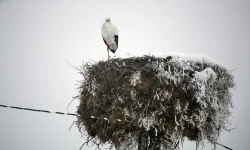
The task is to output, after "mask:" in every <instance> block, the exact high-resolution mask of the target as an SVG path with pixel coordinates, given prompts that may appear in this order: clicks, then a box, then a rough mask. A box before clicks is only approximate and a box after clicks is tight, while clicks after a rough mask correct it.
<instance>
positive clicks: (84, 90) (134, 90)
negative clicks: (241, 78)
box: [77, 56, 235, 150]
mask: <svg viewBox="0 0 250 150" xmlns="http://www.w3.org/2000/svg"><path fill="white" fill-rule="evenodd" d="M81 74H82V75H83V80H82V82H81V86H80V87H79V96H78V98H79V100H80V105H79V106H78V111H77V112H78V114H79V115H80V116H79V117H78V127H79V130H80V131H81V132H84V131H86V132H87V135H88V137H89V138H90V139H91V138H92V139H99V143H109V144H111V145H114V146H115V147H116V148H117V149H120V150H125V149H145V147H147V148H148V149H150V148H154V149H156V148H157V147H158V149H165V150H168V149H171V148H175V147H176V143H179V141H180V140H183V139H184V138H185V137H186V138H188V139H189V140H192V141H196V142H197V143H203V141H204V140H208V141H209V142H211V143H212V144H215V143H216V141H217V140H218V138H219V134H220V132H221V131H222V130H223V129H227V125H228V124H229V122H228V117H229V116H230V115H231V112H230V109H231V108H232V98H231V91H230V90H231V89H232V88H233V87H234V86H235V84H234V79H233V76H232V75H231V74H230V73H229V72H228V71H227V70H226V69H225V68H224V67H220V66H219V65H216V64H213V63H206V62H205V61H204V62H198V61H194V60H188V59H187V60H178V59H172V57H171V56H168V57H166V58H158V57H154V56H143V57H130V58H117V59H110V60H109V61H99V62H94V63H85V64H83V66H82V68H81Z"/></svg>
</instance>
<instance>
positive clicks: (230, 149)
mask: <svg viewBox="0 0 250 150" xmlns="http://www.w3.org/2000/svg"><path fill="white" fill-rule="evenodd" d="M215 144H217V145H220V146H222V147H224V148H226V149H229V150H233V149H232V148H229V147H227V146H225V145H222V144H220V143H218V142H215Z"/></svg>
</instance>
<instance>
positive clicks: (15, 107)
mask: <svg viewBox="0 0 250 150" xmlns="http://www.w3.org/2000/svg"><path fill="white" fill-rule="evenodd" d="M0 107H3V108H11V109H18V110H27V111H33V112H43V113H51V114H53V113H55V114H59V115H68V116H80V115H78V114H74V113H64V112H52V111H48V110H42V109H32V108H25V107H17V106H7V105H1V104H0ZM90 118H92V119H94V118H97V117H94V116H90ZM103 119H104V120H107V121H109V120H108V119H107V118H106V117H105V118H103ZM117 121H118V122H121V121H122V120H120V119H117ZM215 144H217V145H220V146H222V147H224V148H226V149H228V150H232V149H231V148H229V147H227V146H225V145H222V144H220V143H218V142H215ZM176 146H177V144H176Z"/></svg>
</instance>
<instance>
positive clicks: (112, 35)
mask: <svg viewBox="0 0 250 150" xmlns="http://www.w3.org/2000/svg"><path fill="white" fill-rule="evenodd" d="M101 33H102V39H103V41H104V43H105V44H106V46H107V52H108V59H109V50H110V51H111V52H112V53H115V52H116V50H117V49H118V37H119V31H118V29H117V27H116V25H114V24H113V23H112V22H111V19H110V18H106V19H105V21H104V23H103V24H102V27H101Z"/></svg>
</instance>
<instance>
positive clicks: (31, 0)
mask: <svg viewBox="0 0 250 150" xmlns="http://www.w3.org/2000/svg"><path fill="white" fill-rule="evenodd" d="M249 8H250V1H239V0H237V1H236V0H234V1H233V0H210V1H208V0H193V1H191V0H155V1H153V0H137V1H132V0H126V1H119V0H114V1H108V0H105V1H101V0H99V1H98V0H78V1H76V0H43V1H42V0H0V77H1V78H0V83H1V84H0V104H5V105H15V106H21V107H30V108H37V109H47V110H51V111H66V107H67V105H68V103H69V102H70V101H71V100H72V97H73V96H75V95H76V92H77V90H76V87H77V86H76V85H75V84H76V83H77V82H76V80H79V79H80V75H79V74H78V73H77V72H76V71H75V70H73V68H72V67H71V66H69V65H68V64H67V62H66V60H68V61H69V62H70V63H72V64H73V65H75V66H79V65H80V64H81V63H82V61H88V60H90V59H95V60H99V59H107V52H106V46H105V44H104V43H103V40H102V37H101V31H100V28H101V24H102V23H103V21H104V19H105V18H106V17H110V18H111V19H112V21H113V22H114V23H115V24H117V26H118V28H119V31H120V37H119V48H118V51H117V54H116V55H118V56H119V55H122V54H124V53H131V52H133V53H144V54H148V53H154V52H161V53H166V52H184V53H197V54H205V55H208V56H210V57H212V58H214V59H215V60H218V61H219V62H222V63H224V64H225V65H226V66H228V67H230V68H231V69H234V68H239V69H238V70H236V71H234V72H233V73H234V75H235V77H236V82H237V86H238V87H237V90H236V92H235V96H234V99H235V105H236V107H237V109H235V111H234V116H235V118H233V122H232V123H233V125H232V127H235V126H236V129H235V130H233V131H232V132H231V133H230V134H229V133H223V134H222V135H221V140H220V142H221V143H222V144H225V145H227V146H229V147H231V148H233V149H235V150H236V149H237V150H248V149H249V147H250V143H249V138H250V131H249V126H250V120H249V115H248V113H249V111H248V106H249V105H250V101H249V93H248V92H249V88H248V86H249V83H250V82H249V80H250V79H249V75H250V70H249V63H250V61H249V58H248V55H249V49H250V29H249V24H250V9H249ZM77 104H78V103H77V102H74V103H73V104H72V105H71V106H70V112H75V110H76V106H77ZM0 119H1V121H0V139H1V140H0V149H3V150H12V149H19V150H34V149H35V150H44V149H47V150H50V149H51V150H52V149H53V150H57V149H60V150H68V149H71V150H76V149H79V148H80V146H81V144H82V143H83V142H84V141H83V138H81V137H80V133H79V132H78V130H77V128H76V127H73V128H72V130H71V131H68V128H69V127H70V125H71V123H72V122H73V121H74V120H75V119H76V118H74V117H71V116H60V115H50V114H44V113H32V112H26V111H20V110H13V109H5V108H0ZM194 148H195V143H189V142H186V143H185V144H184V147H183V148H181V150H190V149H194ZM83 149H84V150H92V149H94V147H93V148H87V147H84V148H83ZM209 149H211V146H210V145H207V146H206V147H205V148H204V150H209ZM223 149H224V148H221V147H218V150H223Z"/></svg>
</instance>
